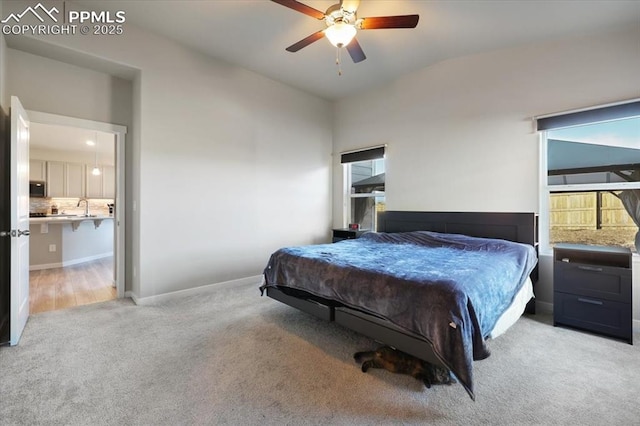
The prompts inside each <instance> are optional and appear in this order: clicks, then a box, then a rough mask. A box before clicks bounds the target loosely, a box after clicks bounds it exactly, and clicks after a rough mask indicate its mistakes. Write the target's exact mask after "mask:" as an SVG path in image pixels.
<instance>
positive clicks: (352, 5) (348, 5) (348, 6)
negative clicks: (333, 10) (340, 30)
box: [340, 0, 360, 13]
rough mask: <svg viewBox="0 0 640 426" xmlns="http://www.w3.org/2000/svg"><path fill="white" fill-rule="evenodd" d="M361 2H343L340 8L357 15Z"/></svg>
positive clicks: (354, 0) (345, 0)
mask: <svg viewBox="0 0 640 426" xmlns="http://www.w3.org/2000/svg"><path fill="white" fill-rule="evenodd" d="M359 5H360V0H342V1H341V2H340V8H341V9H342V10H344V11H345V12H349V13H356V11H357V10H358V6H359Z"/></svg>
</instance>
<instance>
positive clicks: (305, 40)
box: [286, 31, 324, 52]
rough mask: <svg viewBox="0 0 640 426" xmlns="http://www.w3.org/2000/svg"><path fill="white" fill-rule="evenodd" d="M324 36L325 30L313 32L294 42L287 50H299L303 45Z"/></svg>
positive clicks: (305, 45)
mask: <svg viewBox="0 0 640 426" xmlns="http://www.w3.org/2000/svg"><path fill="white" fill-rule="evenodd" d="M322 37H324V31H318V32H315V33H313V34H311V35H310V36H309V37H305V38H303V39H302V40H300V41H299V42H297V43H294V44H292V45H291V46H289V47H287V49H286V50H287V51H288V52H297V51H298V50H300V49H302V48H303V47H307V46H308V45H310V44H311V43H313V42H314V41H318V40H320V39H321V38H322Z"/></svg>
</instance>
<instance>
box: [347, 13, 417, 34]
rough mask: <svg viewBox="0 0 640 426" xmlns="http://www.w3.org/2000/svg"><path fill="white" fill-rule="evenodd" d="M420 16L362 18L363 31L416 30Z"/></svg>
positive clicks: (361, 26) (360, 26)
mask: <svg viewBox="0 0 640 426" xmlns="http://www.w3.org/2000/svg"><path fill="white" fill-rule="evenodd" d="M419 18H420V15H399V16H378V17H373V18H362V21H361V22H360V25H359V28H360V29H361V30H377V29H382V28H415V27H416V26H417V25H418V19H419Z"/></svg>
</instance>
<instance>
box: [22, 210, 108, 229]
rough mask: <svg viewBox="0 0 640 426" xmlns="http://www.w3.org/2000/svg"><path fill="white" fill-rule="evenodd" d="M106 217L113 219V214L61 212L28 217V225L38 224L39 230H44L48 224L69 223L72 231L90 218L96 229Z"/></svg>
mask: <svg viewBox="0 0 640 426" xmlns="http://www.w3.org/2000/svg"><path fill="white" fill-rule="evenodd" d="M107 219H111V220H113V215H95V216H93V215H90V216H84V215H65V214H61V215H50V216H45V217H30V218H29V225H40V227H41V229H42V230H41V232H46V231H45V230H44V229H48V226H49V225H55V224H57V223H59V224H65V223H70V224H71V229H72V230H73V231H76V230H77V229H78V227H79V226H80V224H81V223H82V222H84V221H87V220H92V221H93V226H94V227H95V228H96V229H98V227H99V226H100V225H101V224H102V221H103V220H107Z"/></svg>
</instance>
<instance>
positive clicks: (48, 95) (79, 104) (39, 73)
mask: <svg viewBox="0 0 640 426" xmlns="http://www.w3.org/2000/svg"><path fill="white" fill-rule="evenodd" d="M3 64H4V62H3ZM6 69H7V91H10V92H11V93H10V95H15V96H18V97H19V98H20V100H21V102H22V105H23V106H24V107H25V108H26V109H28V110H34V111H40V112H47V113H51V114H59V115H65V116H70V117H75V118H83V119H87V120H93V121H101V122H106V123H114V124H120V125H124V126H127V128H128V129H129V130H128V131H129V133H128V134H127V135H126V142H125V144H126V145H127V151H129V150H131V147H132V145H133V134H134V133H133V132H132V127H134V130H135V126H133V109H132V108H133V104H132V97H133V85H134V83H132V82H131V81H128V80H126V79H122V78H118V77H114V76H112V75H109V74H106V73H104V72H100V71H95V70H92V69H87V68H84V67H79V66H75V65H71V64H68V63H63V62H60V61H56V60H52V59H49V58H44V57H42V56H38V55H34V54H30V53H26V52H23V51H20V50H16V49H7V51H6ZM38 156H39V152H38V151H37V150H35V151H34V157H36V158H37V157H38ZM127 156H128V158H127V161H126V167H125V168H126V174H127V175H129V176H131V175H132V172H133V171H134V170H136V169H137V167H136V165H135V163H133V160H132V158H133V156H132V155H131V154H129V153H127ZM40 158H42V157H40ZM49 159H53V157H51V158H49ZM92 161H93V159H91V160H90V161H89V163H90V162H92ZM131 192H132V190H131V188H130V187H128V188H126V192H125V193H126V194H130V193H131ZM127 206H128V209H127V210H128V211H127V224H126V225H127V228H126V229H129V230H131V229H134V228H133V227H131V226H129V224H130V223H131V221H132V220H131V216H132V215H131V214H130V210H131V209H130V206H129V203H127ZM125 239H126V240H128V241H129V243H128V244H127V243H125V244H126V245H127V247H132V245H131V241H130V240H131V239H132V233H131V232H127V235H126V238H125ZM126 251H127V253H126V254H127V260H126V265H125V271H126V273H125V276H126V279H125V289H126V290H128V291H131V290H133V289H134V282H133V279H132V275H133V274H132V268H133V264H132V263H133V261H132V258H133V256H134V255H135V253H134V250H133V249H132V248H128V249H127V250H126Z"/></svg>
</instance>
